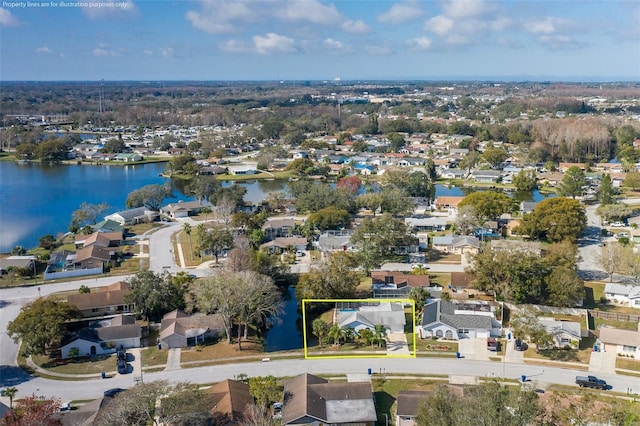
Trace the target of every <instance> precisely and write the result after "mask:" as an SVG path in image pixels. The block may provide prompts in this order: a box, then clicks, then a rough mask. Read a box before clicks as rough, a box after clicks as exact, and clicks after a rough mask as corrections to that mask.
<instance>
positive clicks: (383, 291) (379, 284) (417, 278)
mask: <svg viewBox="0 0 640 426" xmlns="http://www.w3.org/2000/svg"><path fill="white" fill-rule="evenodd" d="M412 288H429V290H430V291H431V290H432V289H431V281H430V279H429V275H411V274H408V273H405V272H402V271H372V272H371V290H372V291H373V297H374V299H403V298H404V299H407V298H409V292H410V291H411V289H412ZM418 308H419V307H418Z"/></svg>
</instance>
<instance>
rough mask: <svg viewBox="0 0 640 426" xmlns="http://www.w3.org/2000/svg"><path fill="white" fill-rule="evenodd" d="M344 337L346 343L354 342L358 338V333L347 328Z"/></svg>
mask: <svg viewBox="0 0 640 426" xmlns="http://www.w3.org/2000/svg"><path fill="white" fill-rule="evenodd" d="M342 337H344V342H345V343H347V340H351V341H353V339H355V337H356V331H355V330H354V329H353V328H349V327H345V328H344V331H343V333H342Z"/></svg>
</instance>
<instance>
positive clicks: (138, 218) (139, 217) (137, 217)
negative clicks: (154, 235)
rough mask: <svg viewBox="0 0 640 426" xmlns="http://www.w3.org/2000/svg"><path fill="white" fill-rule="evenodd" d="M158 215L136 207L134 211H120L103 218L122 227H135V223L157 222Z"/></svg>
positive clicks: (144, 208)
mask: <svg viewBox="0 0 640 426" xmlns="http://www.w3.org/2000/svg"><path fill="white" fill-rule="evenodd" d="M159 217H160V215H159V214H158V212H154V211H152V210H149V209H147V208H146V207H137V208H135V209H128V210H121V211H119V212H115V213H112V214H110V215H107V216H105V217H104V218H105V220H112V221H114V222H117V223H119V224H120V225H122V226H126V225H135V224H137V223H146V222H153V221H155V220H158V219H159Z"/></svg>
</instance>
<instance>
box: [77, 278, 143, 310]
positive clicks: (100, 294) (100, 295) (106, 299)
mask: <svg viewBox="0 0 640 426" xmlns="http://www.w3.org/2000/svg"><path fill="white" fill-rule="evenodd" d="M129 293H131V285H130V284H129V283H128V282H126V281H118V282H116V283H113V284H111V285H109V286H106V287H98V288H94V289H92V290H91V293H84V294H72V295H69V296H67V302H69V303H70V304H72V305H75V306H76V308H78V310H79V311H80V313H81V314H82V316H83V317H85V318H86V317H95V316H100V315H114V314H120V313H128V312H133V311H134V306H133V305H131V304H128V303H126V302H125V296H126V295H127V294H129Z"/></svg>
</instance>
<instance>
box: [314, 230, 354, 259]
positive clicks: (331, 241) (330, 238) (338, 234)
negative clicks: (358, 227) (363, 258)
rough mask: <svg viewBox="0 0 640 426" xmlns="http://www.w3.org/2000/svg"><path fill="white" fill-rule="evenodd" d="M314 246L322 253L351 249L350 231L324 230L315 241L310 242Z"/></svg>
mask: <svg viewBox="0 0 640 426" xmlns="http://www.w3.org/2000/svg"><path fill="white" fill-rule="evenodd" d="M312 244H313V246H314V247H317V248H318V250H320V252H321V253H322V254H323V255H324V254H326V253H332V252H336V251H353V248H354V247H353V244H351V232H349V231H326V232H323V233H322V234H320V236H319V237H318V240H317V241H313V242H312Z"/></svg>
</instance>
